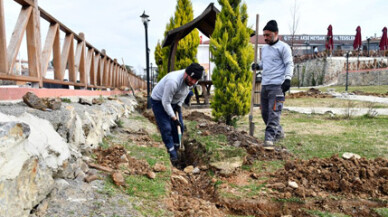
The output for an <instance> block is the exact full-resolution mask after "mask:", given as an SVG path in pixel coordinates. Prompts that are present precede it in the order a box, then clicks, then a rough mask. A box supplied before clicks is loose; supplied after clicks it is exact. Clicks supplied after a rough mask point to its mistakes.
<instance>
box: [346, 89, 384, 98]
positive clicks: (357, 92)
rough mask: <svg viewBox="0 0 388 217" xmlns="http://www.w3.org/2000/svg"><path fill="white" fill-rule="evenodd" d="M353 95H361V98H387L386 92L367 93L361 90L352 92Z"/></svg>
mask: <svg viewBox="0 0 388 217" xmlns="http://www.w3.org/2000/svg"><path fill="white" fill-rule="evenodd" d="M352 93H353V94H355V95H363V96H378V97H388V92H386V93H367V92H364V91H361V90H355V91H353V92H352Z"/></svg>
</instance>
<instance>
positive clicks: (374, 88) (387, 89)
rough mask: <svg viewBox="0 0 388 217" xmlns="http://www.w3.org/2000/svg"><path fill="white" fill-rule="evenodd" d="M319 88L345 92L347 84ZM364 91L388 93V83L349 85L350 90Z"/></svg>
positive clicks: (325, 90)
mask: <svg viewBox="0 0 388 217" xmlns="http://www.w3.org/2000/svg"><path fill="white" fill-rule="evenodd" d="M314 88H316V89H319V90H320V91H322V92H328V90H329V89H334V91H336V92H345V86H328V87H314ZM292 89H293V90H303V91H305V90H308V89H310V87H301V88H298V87H292ZM356 90H358V91H363V92H366V93H387V92H388V85H379V86H348V92H353V91H356Z"/></svg>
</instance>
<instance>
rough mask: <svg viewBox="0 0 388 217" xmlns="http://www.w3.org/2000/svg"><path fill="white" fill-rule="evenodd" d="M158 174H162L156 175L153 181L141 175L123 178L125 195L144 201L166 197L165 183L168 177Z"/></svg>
mask: <svg viewBox="0 0 388 217" xmlns="http://www.w3.org/2000/svg"><path fill="white" fill-rule="evenodd" d="M164 173H167V172H164ZM160 174H162V173H158V174H157V177H156V178H155V179H149V178H148V177H146V176H143V175H131V176H127V177H126V178H125V183H126V184H127V188H126V192H127V194H129V195H131V196H136V197H141V198H144V199H158V198H163V197H165V196H167V193H168V192H167V183H168V181H169V179H170V175H168V176H167V175H160Z"/></svg>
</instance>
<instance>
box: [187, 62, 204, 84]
mask: <svg viewBox="0 0 388 217" xmlns="http://www.w3.org/2000/svg"><path fill="white" fill-rule="evenodd" d="M203 71H204V69H203V67H202V66H201V65H199V64H198V63H192V64H191V65H189V66H188V67H187V68H186V74H187V75H189V76H190V77H191V78H193V79H196V80H199V79H201V78H202V74H203Z"/></svg>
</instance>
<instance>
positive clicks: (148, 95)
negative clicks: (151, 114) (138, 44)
mask: <svg viewBox="0 0 388 217" xmlns="http://www.w3.org/2000/svg"><path fill="white" fill-rule="evenodd" d="M140 17H141V20H142V21H143V24H144V28H145V43H146V64H147V65H146V67H147V109H149V108H151V101H150V68H149V61H150V60H149V56H150V55H149V49H148V32H147V28H148V22H149V21H150V20H149V19H148V17H149V16H148V15H147V14H145V11H144V12H143V14H142V15H141V16H140Z"/></svg>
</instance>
